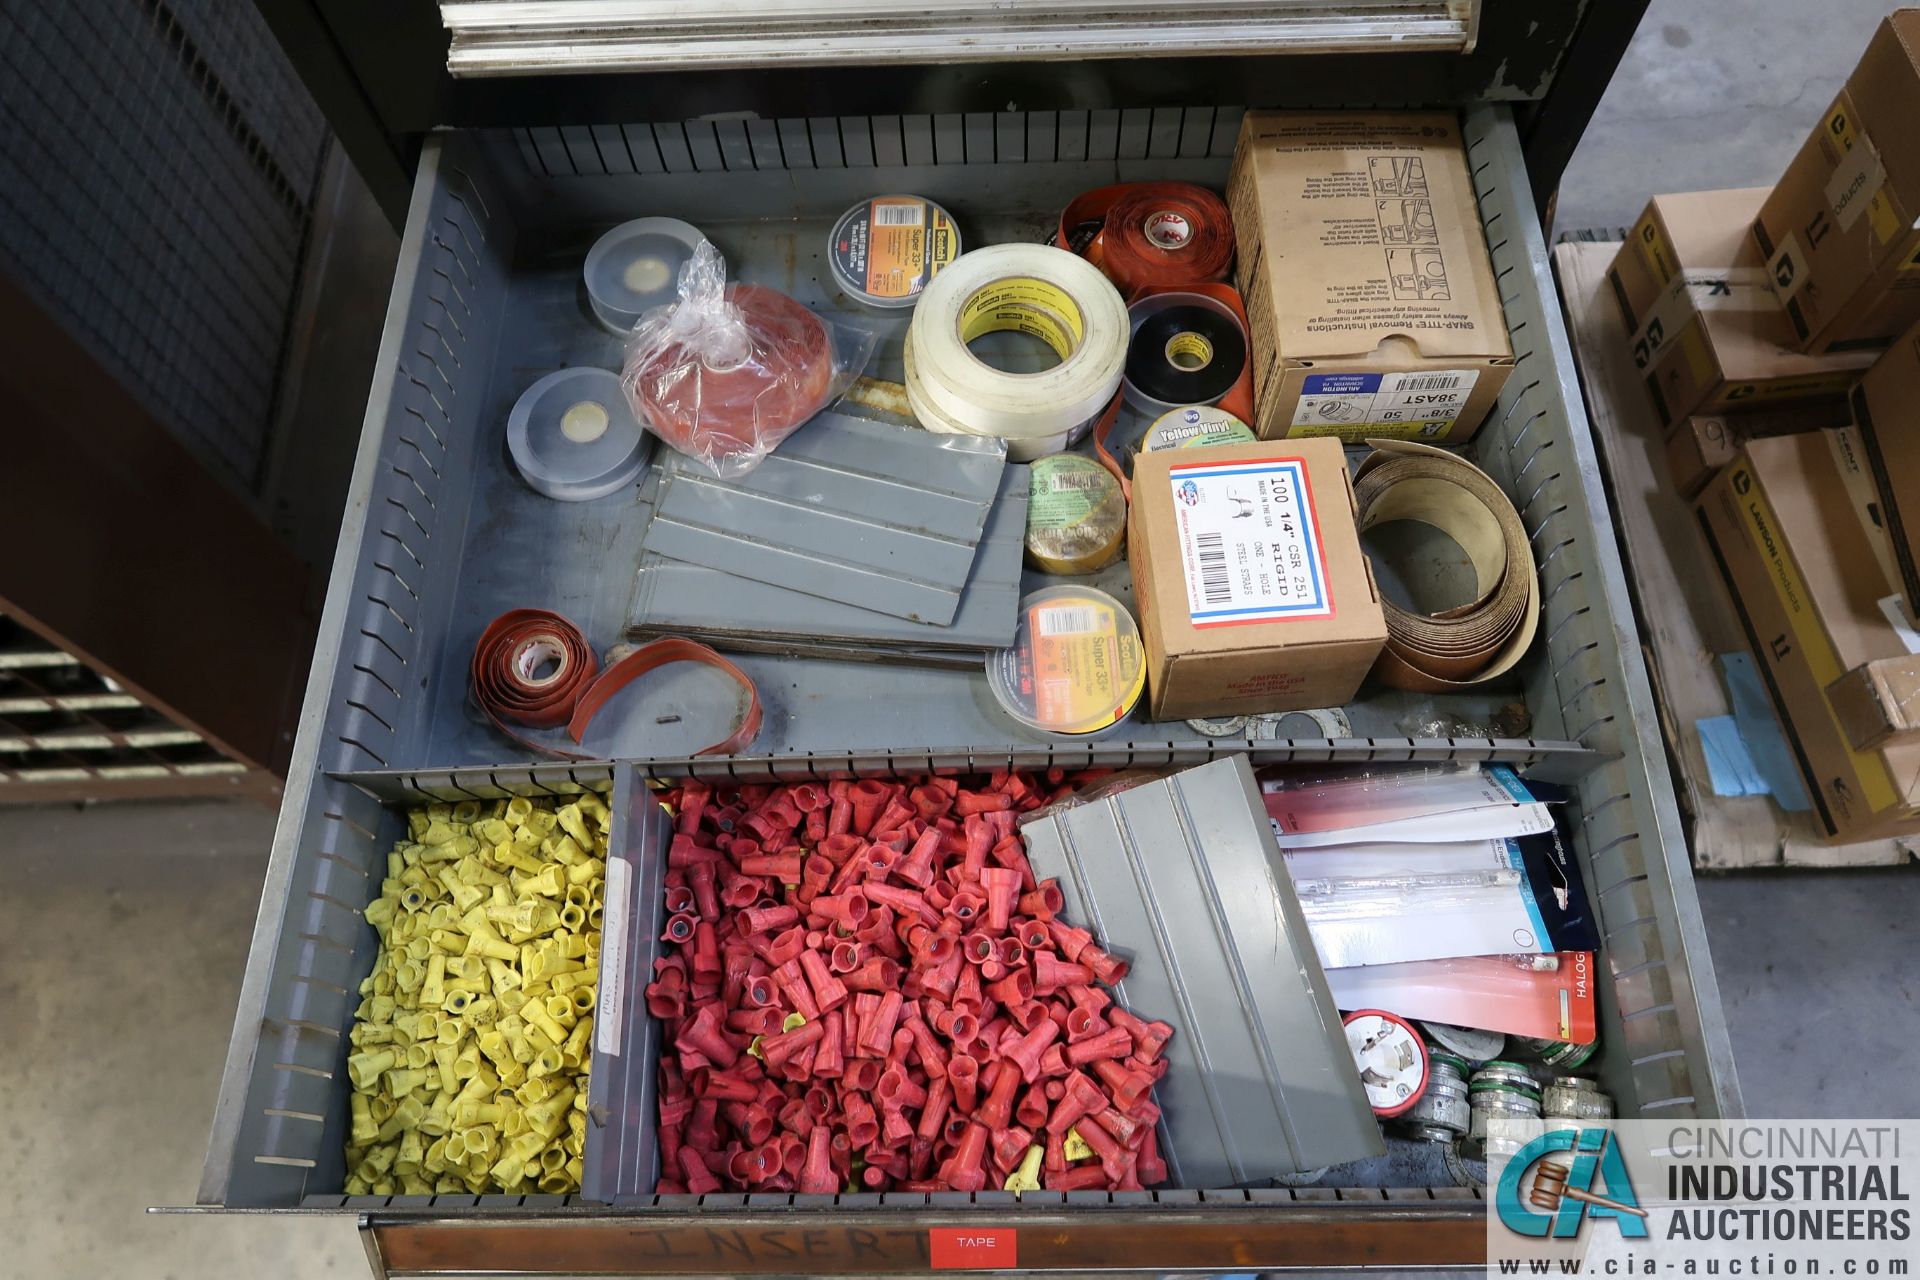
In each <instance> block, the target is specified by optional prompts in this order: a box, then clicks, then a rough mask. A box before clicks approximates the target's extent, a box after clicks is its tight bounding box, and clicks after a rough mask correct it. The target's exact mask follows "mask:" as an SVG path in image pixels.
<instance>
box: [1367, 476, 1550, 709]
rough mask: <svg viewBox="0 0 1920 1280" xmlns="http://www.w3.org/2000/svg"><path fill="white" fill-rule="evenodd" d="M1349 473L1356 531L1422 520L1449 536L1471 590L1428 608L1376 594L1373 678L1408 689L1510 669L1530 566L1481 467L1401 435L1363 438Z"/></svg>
mask: <svg viewBox="0 0 1920 1280" xmlns="http://www.w3.org/2000/svg"><path fill="white" fill-rule="evenodd" d="M1367 443H1368V444H1369V445H1371V446H1372V447H1373V450H1374V452H1373V453H1371V454H1369V455H1368V456H1367V458H1366V460H1365V461H1363V462H1362V463H1361V464H1360V467H1359V470H1358V471H1357V472H1355V474H1354V485H1353V491H1354V501H1355V504H1356V508H1357V510H1356V516H1357V520H1358V523H1359V527H1360V531H1361V532H1362V533H1363V534H1364V533H1365V532H1366V531H1367V530H1368V529H1370V528H1372V527H1373V526H1375V525H1380V524H1386V523H1388V522H1390V521H1395V520H1412V521H1417V522H1419V523H1421V524H1427V525H1431V526H1433V527H1434V528H1436V529H1438V530H1440V531H1441V532H1442V533H1445V534H1446V535H1447V536H1449V537H1451V538H1452V539H1453V540H1454V541H1455V542H1456V543H1458V544H1459V546H1460V549H1461V550H1462V551H1463V552H1464V553H1465V554H1466V557H1467V560H1468V562H1469V563H1470V564H1471V565H1472V566H1473V571H1474V598H1473V599H1472V600H1470V601H1468V602H1467V603H1465V604H1463V605H1460V606H1458V607H1456V608H1452V609H1448V610H1445V611H1443V612H1441V613H1437V614H1422V613H1414V612H1411V611H1409V610H1406V609H1402V608H1401V607H1400V606H1398V605H1396V604H1394V603H1393V602H1392V601H1391V600H1387V599H1384V598H1383V599H1382V600H1381V605H1382V607H1383V608H1384V610H1385V612H1386V615H1387V647H1386V649H1385V650H1384V651H1382V653H1381V655H1380V660H1379V661H1378V662H1377V663H1376V664H1375V665H1374V668H1373V674H1374V676H1375V677H1377V678H1378V679H1379V680H1380V681H1381V683H1383V684H1386V685H1389V686H1391V687H1393V688H1396V689H1406V690H1410V691H1412V692H1416V693H1445V692H1448V691H1451V690H1458V689H1465V688H1470V687H1472V686H1474V685H1477V684H1482V683H1484V682H1486V681H1488V680H1492V679H1494V678H1495V677H1496V676H1499V675H1502V674H1504V673H1506V672H1507V671H1510V670H1511V669H1512V668H1513V666H1514V664H1515V663H1517V662H1519V661H1520V659H1521V658H1522V657H1523V656H1524V655H1525V654H1526V652H1527V649H1528V647H1529V646H1530V645H1532V643H1533V637H1534V633H1535V632H1536V631H1537V630H1538V629H1539V625H1540V587H1539V575H1538V573H1537V572H1536V571H1535V568H1534V563H1533V549H1532V547H1531V546H1530V545H1529V543H1528V541H1527V531H1526V527H1525V526H1524V525H1523V524H1522V523H1521V521H1520V513H1519V512H1517V511H1515V510H1514V507H1513V503H1512V502H1511V501H1509V500H1508V498H1507V495H1506V494H1505V493H1504V492H1503V491H1502V490H1501V488H1500V486H1499V485H1497V484H1495V483H1494V482H1493V480H1492V478H1491V477H1489V476H1488V475H1487V474H1486V472H1484V471H1482V470H1480V468H1478V467H1476V466H1474V465H1473V464H1472V463H1470V462H1468V461H1466V460H1465V459H1464V458H1460V457H1457V456H1456V455H1454V454H1450V453H1448V452H1446V451H1445V450H1444V449H1436V448H1434V447H1433V446H1431V445H1423V444H1416V443H1414V442H1412V441H1409V440H1369V441H1368V442H1367Z"/></svg>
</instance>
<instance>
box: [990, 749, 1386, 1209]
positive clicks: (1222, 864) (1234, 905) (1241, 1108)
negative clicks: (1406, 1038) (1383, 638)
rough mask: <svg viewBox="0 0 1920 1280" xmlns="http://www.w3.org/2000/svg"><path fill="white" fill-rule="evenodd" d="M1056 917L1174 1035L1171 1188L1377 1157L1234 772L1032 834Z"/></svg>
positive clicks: (1164, 1127)
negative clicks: (1055, 895)
mask: <svg viewBox="0 0 1920 1280" xmlns="http://www.w3.org/2000/svg"><path fill="white" fill-rule="evenodd" d="M1021 834H1022V835H1024V836H1025V837H1026V839H1027V859H1028V861H1029V862H1031V863H1032V864H1033V873H1034V875H1035V876H1037V877H1040V878H1041V879H1046V878H1049V877H1051V878H1055V879H1058V880H1059V881H1060V890H1061V892H1062V894H1063V895H1064V896H1065V897H1066V910H1065V911H1064V912H1063V913H1062V914H1063V917H1064V918H1065V919H1066V920H1067V921H1069V922H1070V923H1072V924H1075V925H1078V926H1079V927H1081V928H1083V929H1087V930H1090V931H1091V932H1092V933H1093V936H1094V940H1095V942H1097V943H1098V944H1099V945H1101V946H1103V947H1105V948H1107V949H1108V950H1110V951H1112V952H1113V953H1114V954H1116V955H1120V956H1124V957H1125V958H1126V959H1128V960H1129V961H1131V963H1132V968H1131V970H1130V971H1129V972H1128V973H1127V975H1126V977H1125V978H1124V979H1123V980H1122V981H1121V982H1120V983H1119V984H1118V985H1117V986H1116V987H1115V988H1114V996H1115V998H1116V1000H1117V1001H1118V1003H1120V1004H1121V1005H1123V1006H1125V1007H1126V1008H1128V1009H1130V1010H1132V1011H1133V1012H1134V1013H1135V1014H1136V1015H1137V1016H1139V1017H1141V1018H1146V1019H1150V1020H1152V1019H1157V1020H1159V1021H1162V1022H1165V1023H1167V1024H1169V1025H1170V1026H1172V1027H1173V1029H1174V1034H1173V1038H1172V1039H1171V1040H1169V1041H1168V1042H1167V1046H1166V1050H1165V1053H1166V1057H1167V1060H1168V1061H1169V1063H1171V1064H1172V1065H1171V1068H1170V1069H1169V1070H1168V1072H1167V1074H1166V1075H1165V1076H1163V1077H1162V1078H1161V1079H1160V1082H1159V1083H1158V1084H1156V1085H1155V1086H1154V1100H1155V1101H1156V1102H1157V1103H1158V1104H1159V1106H1160V1108H1161V1112H1162V1121H1161V1148H1160V1149H1161V1154H1162V1155H1163V1156H1164V1157H1165V1158H1166V1161H1167V1169H1168V1172H1169V1174H1170V1175H1171V1179H1170V1181H1171V1185H1173V1186H1176V1187H1231V1186H1238V1185H1241V1184H1243V1183H1250V1182H1264V1181H1266V1180H1267V1179H1269V1178H1272V1177H1274V1176H1276V1175H1280V1174H1288V1173H1297V1172H1299V1171H1300V1170H1303V1169H1317V1168H1322V1167H1324V1166H1326V1165H1331V1164H1342V1163H1345V1162H1346V1161H1349V1160H1360V1159H1364V1158H1366V1157H1368V1156H1377V1155H1382V1154H1384V1153H1385V1152H1386V1144H1385V1142H1384V1141H1383V1140H1382V1138H1381V1134H1380V1124H1379V1121H1378V1120H1376V1119H1375V1118H1374V1114H1373V1111H1372V1109H1371V1108H1370V1107H1369V1106H1368V1105H1367V1100H1366V1096H1365V1094H1364V1093H1363V1092H1362V1090H1361V1087H1360V1075H1359V1073H1358V1072H1357V1071H1356V1070H1354V1065H1353V1055H1352V1053H1351V1052H1350V1051H1349V1050H1348V1048H1347V1039H1346V1034H1345V1032H1344V1031H1343V1030H1342V1029H1341V1024H1340V1014H1339V1012H1338V1011H1337V1010H1336V1009H1335V1008H1334V1004H1333V995H1332V993H1331V992H1329V991H1328V990H1327V979H1326V975H1325V974H1323V973H1322V972H1321V971H1320V961H1319V960H1318V959H1317V958H1316V957H1315V956H1314V951H1313V939H1312V938H1311V937H1310V936H1309V935H1308V933H1307V922H1306V919H1305V918H1304V917H1303V916H1302V915H1301V914H1300V903H1299V901H1298V900H1297V899H1296V898H1295V897H1294V893H1293V882H1292V880H1290V879H1289V878H1288V876H1287V872H1286V868H1285V866H1284V865H1283V864H1282V863H1281V861H1280V850H1279V848H1278V847H1277V846H1276V845H1275V844H1274V840H1273V831H1272V829H1271V828H1270V827H1269V826H1268V825H1267V820H1266V816H1265V811H1264V810H1263V809H1262V807H1261V802H1260V786H1259V784H1258V783H1257V782H1255V781H1254V778H1253V770H1252V768H1251V767H1249V766H1248V764H1247V759H1246V757H1245V756H1235V757H1233V758H1232V759H1230V760H1216V761H1214V762H1212V763H1211V764H1203V765H1200V766H1198V767H1197V768H1192V769H1183V770H1181V771H1180V772H1178V773H1174V774H1172V775H1170V776H1168V777H1166V778H1162V779H1158V780H1156V781H1152V782H1145V783H1142V784H1141V785H1139V786H1137V787H1133V788H1130V789H1129V790H1126V791H1122V792H1120V793H1119V794H1118V795H1113V796H1108V797H1107V798H1105V799H1103V800H1095V801H1093V802H1091V803H1088V804H1082V805H1077V806H1075V807H1073V808H1070V809H1065V810H1062V811H1060V812H1058V813H1054V814H1050V815H1048V816H1047V817H1044V818H1039V819H1037V820H1035V821H1032V822H1029V823H1027V824H1026V825H1025V826H1023V827H1022V828H1021Z"/></svg>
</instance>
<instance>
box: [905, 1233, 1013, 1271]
mask: <svg viewBox="0 0 1920 1280" xmlns="http://www.w3.org/2000/svg"><path fill="white" fill-rule="evenodd" d="M1015 1235H1016V1233H1015V1231H1014V1229H1013V1228H1012V1227H932V1228H929V1229H928V1231H927V1244H928V1252H929V1254H930V1255H931V1257H932V1262H933V1269H934V1270H935V1271H1003V1270H1010V1269H1012V1268H1013V1267H1016V1266H1018V1265H1019V1261H1018V1258H1017V1253H1018V1250H1017V1249H1016V1248H1015V1243H1014V1242H1015Z"/></svg>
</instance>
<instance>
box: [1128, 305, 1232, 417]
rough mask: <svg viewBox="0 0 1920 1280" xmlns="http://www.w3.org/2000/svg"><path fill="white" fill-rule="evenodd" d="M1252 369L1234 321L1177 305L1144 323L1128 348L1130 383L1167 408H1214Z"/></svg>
mask: <svg viewBox="0 0 1920 1280" xmlns="http://www.w3.org/2000/svg"><path fill="white" fill-rule="evenodd" d="M1246 367H1247V339H1246V336H1245V335H1244V334H1242V333H1241V332H1240V326H1239V325H1237V324H1235V323H1234V321H1233V319H1232V318H1231V317H1229V316H1224V315H1222V314H1220V313H1219V312H1218V311H1214V310H1212V309H1211V308H1208V307H1201V306H1175V307H1168V308H1167V309H1166V310H1164V311H1156V312H1154V313H1153V314H1152V315H1150V316H1148V317H1147V318H1146V319H1145V320H1142V321H1141V322H1140V327H1139V328H1138V329H1135V330H1134V332H1133V339H1132V341H1131V342H1129V343H1128V344H1127V383H1128V385H1129V386H1131V387H1132V388H1133V389H1134V390H1135V391H1137V392H1139V393H1140V394H1141V395H1143V396H1146V397H1147V398H1149V399H1152V400H1158V401H1159V402H1161V403H1162V404H1173V405H1181V404H1212V403H1213V402H1214V401H1216V400H1218V399H1220V397H1222V396H1224V395H1226V394H1227V392H1229V391H1231V390H1233V384H1234V383H1236V382H1238V381H1239V380H1240V373H1241V371H1242V370H1243V369H1245V368H1246Z"/></svg>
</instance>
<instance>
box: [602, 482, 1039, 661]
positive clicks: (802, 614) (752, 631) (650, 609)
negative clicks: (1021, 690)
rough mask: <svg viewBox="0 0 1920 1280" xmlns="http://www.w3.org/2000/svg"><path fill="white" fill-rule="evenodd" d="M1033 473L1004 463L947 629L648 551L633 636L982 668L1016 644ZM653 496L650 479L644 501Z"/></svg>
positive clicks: (636, 595) (636, 599) (642, 565)
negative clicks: (989, 654)
mask: <svg viewBox="0 0 1920 1280" xmlns="http://www.w3.org/2000/svg"><path fill="white" fill-rule="evenodd" d="M1027 484H1028V476H1027V469H1026V468H1025V467H1021V466H1013V467H1008V468H1006V469H1005V471H1004V472H1003V473H1002V475H1001V481H1000V494H999V497H998V498H996V499H995V500H994V504H993V510H992V512H991V513H990V514H989V515H988V517H987V525H986V531H985V534H986V536H985V537H983V538H982V539H981V541H980V546H979V548H978V550H977V551H976V553H975V555H974V562H973V572H972V575H971V576H970V577H969V578H968V580H967V584H966V588H965V590H964V591H962V593H961V596H960V607H959V609H958V610H957V611H956V612H955V614H954V617H953V621H952V623H951V624H950V625H948V626H944V627H934V626H928V625H927V624H925V623H922V622H912V621H909V620H907V619H905V618H899V617H895V616H893V615H892V614H887V613H879V612H876V611H875V610H872V609H862V608H859V607H857V606H855V605H849V604H842V603H840V602H838V601H834V600H823V599H821V598H820V597H818V596H812V595H808V594H806V593H805V592H802V591H796V590H793V589H791V588H789V587H785V586H780V585H777V584H775V583H770V582H755V581H753V580H751V579H748V578H738V577H734V576H733V575H731V574H727V573H722V572H721V571H720V570H718V569H710V568H707V567H706V566H704V565H695V564H688V563H686V562H684V561H680V560H669V559H667V558H665V557H664V556H659V555H655V554H653V553H652V552H648V553H647V554H646V555H645V556H643V557H642V559H641V561H640V571H639V577H638V586H637V589H636V590H635V592H634V609H633V620H632V625H631V626H630V628H629V630H628V634H629V635H631V636H633V637H634V638H635V639H641V638H646V637H651V636H656V635H684V636H694V637H696V638H699V639H703V640H707V641H709V642H711V643H713V644H716V645H719V646H720V647H721V648H723V649H747V650H749V651H751V652H756V653H782V654H815V655H819V656H847V657H853V658H856V659H860V660H864V661H876V660H880V661H897V662H912V663H925V664H931V665H943V666H955V667H958V668H964V669H966V670H977V669H978V668H979V666H980V662H981V655H982V654H983V653H985V652H986V651H987V650H990V649H1004V648H1005V647H1006V646H1008V645H1010V644H1012V643H1013V635H1014V624H1015V620H1016V617H1017V615H1018V612H1019V606H1020V572H1021V560H1022V557H1023V555H1024V551H1025V545H1026V532H1027V496H1028V493H1027ZM653 492H657V486H655V485H654V484H653V483H652V482H651V481H650V482H649V483H648V485H647V486H645V487H643V489H642V491H641V500H642V501H643V502H645V501H646V500H647V498H648V497H649V495H650V493H653Z"/></svg>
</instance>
